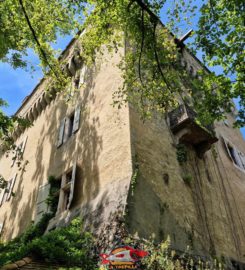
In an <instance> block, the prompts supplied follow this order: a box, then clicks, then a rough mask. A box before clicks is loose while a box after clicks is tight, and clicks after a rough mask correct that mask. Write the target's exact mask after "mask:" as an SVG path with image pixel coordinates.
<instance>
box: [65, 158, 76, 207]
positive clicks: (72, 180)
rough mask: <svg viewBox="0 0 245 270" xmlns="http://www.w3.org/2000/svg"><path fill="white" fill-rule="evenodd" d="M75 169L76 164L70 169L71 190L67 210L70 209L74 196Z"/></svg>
mask: <svg viewBox="0 0 245 270" xmlns="http://www.w3.org/2000/svg"><path fill="white" fill-rule="evenodd" d="M76 168H77V164H76V163H74V165H73V168H72V179H71V189H70V196H69V201H68V204H67V209H70V207H71V203H72V200H73V196H74V188H75V181H76Z"/></svg>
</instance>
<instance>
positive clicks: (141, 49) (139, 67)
mask: <svg viewBox="0 0 245 270" xmlns="http://www.w3.org/2000/svg"><path fill="white" fill-rule="evenodd" d="M141 30H142V38H141V46H140V55H139V65H138V70H139V78H140V82H141V84H142V85H144V83H143V81H142V77H141V58H142V53H143V48H144V40H145V22H144V9H141Z"/></svg>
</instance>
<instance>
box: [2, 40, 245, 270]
mask: <svg viewBox="0 0 245 270" xmlns="http://www.w3.org/2000/svg"><path fill="white" fill-rule="evenodd" d="M76 42H77V41H76V40H72V41H71V43H70V44H69V45H68V46H67V48H66V49H65V51H64V52H63V54H62V58H63V59H65V60H66V61H67V66H66V69H67V70H68V72H69V73H70V75H71V76H72V77H73V83H74V87H75V88H77V91H75V92H74V93H73V95H72V92H71V98H70V101H69V102H67V100H66V98H67V97H66V98H64V96H63V95H62V94H60V93H57V92H55V89H54V90H53V91H52V92H48V93H47V92H45V89H46V87H47V84H48V80H47V79H42V80H41V81H40V83H39V84H38V85H37V86H36V87H35V89H34V90H33V91H32V93H31V94H30V95H29V96H28V97H26V99H25V100H24V101H23V103H22V105H21V106H20V108H19V109H18V111H17V113H16V114H17V115H18V116H21V117H25V118H27V119H28V120H30V121H31V123H32V126H31V127H29V128H26V129H23V130H22V129H21V128H17V129H16V130H15V131H14V134H13V136H14V138H15V143H16V145H17V146H18V149H19V152H16V153H13V154H10V155H8V156H6V155H5V154H4V153H3V152H2V153H1V156H0V171H1V174H2V175H3V176H4V177H5V178H6V179H8V180H9V181H8V187H7V188H6V189H5V190H2V191H1V195H0V204H1V206H0V222H1V226H0V233H1V240H4V241H6V240H9V239H12V238H14V237H16V236H17V235H19V234H21V233H22V232H24V231H25V229H26V228H27V227H28V225H29V224H30V223H31V221H34V222H38V220H40V218H41V216H42V215H43V213H46V212H47V211H49V209H48V207H47V204H46V198H47V196H48V193H49V188H50V185H49V184H48V178H49V177H50V176H54V177H55V179H56V180H57V182H58V183H59V186H60V189H59V192H58V193H57V198H58V208H57V212H56V215H55V217H54V218H53V219H52V220H51V221H50V222H49V225H48V229H47V230H51V229H54V228H55V227H57V226H63V225H64V224H66V223H68V222H69V221H70V220H71V219H72V218H73V217H74V216H81V217H82V218H83V220H84V222H85V225H87V226H88V227H89V229H90V230H92V231H94V232H95V233H97V234H98V235H100V236H101V235H102V234H103V233H106V234H107V236H109V239H113V234H114V233H115V232H116V228H117V222H118V220H119V219H120V218H121V216H122V215H123V216H125V219H126V227H127V229H128V231H129V232H130V233H138V235H139V236H141V237H145V238H148V237H150V236H152V235H154V237H155V239H156V240H157V241H160V240H163V239H166V237H167V235H170V238H171V243H172V246H173V248H175V249H176V250H179V251H184V250H185V249H186V247H187V245H189V246H190V248H191V249H192V250H193V252H194V254H197V255H208V254H211V255H217V256H223V257H224V258H225V259H227V260H230V262H231V263H233V265H234V266H235V265H239V263H240V265H241V263H245V227H244V224H245V211H244V210H245V144H244V140H243V138H242V135H241V134H240V131H239V130H237V129H233V127H232V124H233V122H234V114H230V115H228V118H227V120H226V121H224V122H217V123H215V135H210V132H208V131H207V130H206V128H203V127H200V126H199V125H197V124H196V123H195V121H194V120H195V113H194V112H193V111H192V109H191V108H189V107H188V106H185V105H183V104H182V105H180V107H179V108H177V109H175V110H174V111H172V112H170V113H169V115H168V119H167V121H166V119H165V118H164V117H162V116H154V117H153V118H152V119H151V120H147V121H146V122H144V123H143V122H142V121H141V119H140V116H139V114H138V113H137V112H136V110H135V109H134V107H133V106H132V105H129V104H126V106H125V107H123V108H121V109H120V110H118V109H117V108H114V107H113V106H111V104H112V94H113V92H114V91H115V89H117V88H118V87H119V86H120V85H122V83H123V81H122V78H121V76H120V71H119V70H118V68H117V63H119V61H120V56H119V53H118V54H115V55H113V56H108V55H106V54H105V55H104V59H102V60H101V63H100V68H98V69H97V68H95V69H93V70H91V69H87V68H86V67H85V66H84V65H83V64H82V63H81V61H80V60H79V57H78V56H77V53H76ZM122 52H123V50H122ZM182 65H183V66H185V67H186V68H187V69H188V70H189V71H190V76H195V74H196V71H197V70H199V69H202V68H204V67H203V65H202V64H201V63H200V61H199V60H198V59H197V58H196V57H195V56H194V55H192V54H191V53H190V52H189V51H188V50H187V49H186V48H185V47H183V48H182ZM179 143H180V145H181V147H182V149H180V148H178V147H179V146H178V145H179ZM179 151H182V152H184V155H185V159H186V161H185V162H184V164H180V162H179V161H178V160H177V157H178V153H179ZM20 153H21V155H22V156H23V160H22V161H21V165H20V166H18V159H15V158H14V157H15V155H19V154H20ZM176 153H177V155H176ZM12 192H14V194H15V196H11V193H12ZM237 267H238V266H237ZM241 267H242V266H241ZM237 269H239V268H237ZM241 269H242V268H241Z"/></svg>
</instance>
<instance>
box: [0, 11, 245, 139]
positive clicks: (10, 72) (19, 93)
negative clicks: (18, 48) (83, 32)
mask: <svg viewBox="0 0 245 270" xmlns="http://www.w3.org/2000/svg"><path fill="white" fill-rule="evenodd" d="M165 18H166V16H164V13H163V12H162V13H161V19H162V21H163V22H164V23H166V19H165ZM196 22H197V18H194V19H193V25H194V27H193V25H192V28H194V29H195V24H196ZM186 30H187V28H186V29H184V31H186ZM71 38H72V37H71V36H67V37H63V38H59V39H58V41H57V44H55V45H54V47H55V48H56V49H58V48H60V49H62V50H63V49H64V48H65V47H66V45H67V44H68V43H69V41H70V40H71ZM197 56H198V57H199V58H200V57H201V53H200V54H198V55H197ZM27 59H28V61H30V62H31V63H32V64H33V65H34V66H35V67H36V70H35V71H34V72H32V73H30V72H28V71H25V70H23V69H15V70H14V69H13V68H12V67H11V66H10V65H8V64H6V63H1V62H0V97H1V98H2V99H4V100H6V101H7V102H8V104H9V106H8V107H6V108H3V111H4V112H5V113H6V114H7V115H12V114H14V113H15V112H16V111H17V109H18V108H19V107H20V105H21V103H22V101H23V100H24V98H25V97H26V96H27V95H29V94H30V93H31V91H32V90H33V89H34V87H35V86H36V85H37V83H38V82H39V80H40V79H41V78H42V72H41V70H40V68H39V67H38V63H39V61H38V58H37V57H36V56H35V54H34V53H33V52H32V51H29V55H28V57H27ZM215 71H216V72H218V73H219V72H220V70H219V69H216V70H215ZM235 102H236V104H237V101H235ZM241 132H242V134H243V137H244V138H245V128H242V129H241Z"/></svg>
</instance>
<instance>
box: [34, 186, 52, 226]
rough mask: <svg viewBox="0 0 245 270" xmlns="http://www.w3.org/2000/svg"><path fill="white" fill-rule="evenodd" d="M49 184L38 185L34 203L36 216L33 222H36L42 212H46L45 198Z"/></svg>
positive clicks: (47, 194)
mask: <svg viewBox="0 0 245 270" xmlns="http://www.w3.org/2000/svg"><path fill="white" fill-rule="evenodd" d="M49 190H50V184H45V185H42V186H40V187H39V190H38V196H37V203H36V217H35V223H37V222H38V221H39V220H40V219H41V217H42V216H43V214H45V213H47V212H48V210H49V209H48V205H47V202H46V200H47V198H48V196H49Z"/></svg>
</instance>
